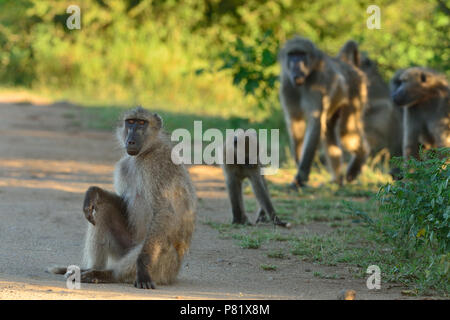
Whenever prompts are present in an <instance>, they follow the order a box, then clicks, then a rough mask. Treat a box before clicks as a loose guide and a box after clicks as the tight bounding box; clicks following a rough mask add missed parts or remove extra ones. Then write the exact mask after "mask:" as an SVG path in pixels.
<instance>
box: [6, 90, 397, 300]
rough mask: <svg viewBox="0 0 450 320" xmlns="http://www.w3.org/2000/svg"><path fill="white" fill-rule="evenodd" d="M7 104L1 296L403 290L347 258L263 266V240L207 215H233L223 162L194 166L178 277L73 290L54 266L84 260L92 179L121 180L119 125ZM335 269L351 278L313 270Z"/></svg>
mask: <svg viewBox="0 0 450 320" xmlns="http://www.w3.org/2000/svg"><path fill="white" fill-rule="evenodd" d="M5 101H6V102H5ZM0 112H1V115H2V116H1V118H0V150H1V154H0V221H1V222H0V299H188V298H190V299H216V298H221V299H229V298H234V299H255V298H256V299H335V298H336V296H337V294H338V292H339V291H340V290H341V289H343V288H348V289H354V290H356V292H357V298H359V299H397V298H403V297H402V295H401V294H400V291H401V288H399V287H393V288H391V289H389V286H387V285H383V286H382V289H381V290H377V291H374V290H372V291H370V290H368V289H367V288H366V284H365V281H366V280H365V279H352V278H351V277H350V276H345V275H346V271H345V268H344V267H343V266H336V267H324V266H319V265H315V264H312V263H306V262H303V261H300V260H298V259H295V258H291V259H287V260H283V261H280V262H279V263H278V269H277V271H276V272H270V271H264V270H262V269H261V267H260V265H261V264H262V263H265V262H266V261H267V257H266V254H267V253H266V252H265V251H264V248H261V249H259V250H245V249H242V248H240V247H239V246H238V245H237V244H236V243H235V242H234V241H233V240H232V239H220V237H219V235H218V232H217V230H215V229H213V228H211V227H210V226H208V225H206V224H205V223H204V222H205V221H215V222H229V221H230V219H231V213H230V207H229V204H228V199H227V198H226V190H225V185H224V181H223V176H222V172H221V170H220V169H219V168H216V167H206V166H195V167H192V168H190V173H191V176H192V178H193V180H194V182H195V186H196V188H197V194H198V197H199V198H200V199H201V201H200V202H199V212H198V220H197V226H196V232H195V235H194V238H193V242H192V246H191V250H190V253H189V254H188V255H187V257H186V259H185V261H184V264H183V267H182V270H181V272H180V275H179V277H178V281H177V282H176V283H175V284H173V285H171V286H159V287H158V288H157V290H139V289H135V288H134V287H133V286H132V285H129V284H108V285H89V284H82V288H81V289H80V290H69V289H67V288H66V284H65V280H64V279H63V278H62V277H61V276H57V275H52V274H48V273H46V272H45V269H46V268H47V267H48V266H49V265H52V264H58V265H70V264H79V263H80V258H81V249H82V243H83V235H84V231H85V228H86V221H85V219H84V217H83V215H82V212H81V204H82V200H83V195H84V191H85V190H86V189H87V188H88V187H89V186H90V185H92V184H95V185H99V186H101V187H105V188H108V189H111V190H112V171H113V166H114V163H115V161H117V160H118V159H119V157H120V150H118V148H117V145H116V142H115V140H114V137H113V134H112V133H111V132H96V131H89V130H85V129H81V128H80V127H79V126H73V125H71V124H72V123H73V119H72V118H73V116H74V115H75V116H76V115H77V114H79V110H78V109H77V108H74V107H72V106H67V105H35V104H14V103H11V102H10V101H9V102H8V101H7V99H5V98H3V103H0ZM68 115H70V117H69V116H68ZM252 218H254V217H252ZM289 232H292V233H294V234H295V233H299V232H308V227H306V228H305V227H304V226H303V227H294V228H293V229H291V230H290V231H289ZM333 268H334V269H335V270H332V269H333ZM330 270H331V271H336V272H339V273H340V274H343V275H344V276H343V279H321V278H317V277H314V275H313V273H314V271H330Z"/></svg>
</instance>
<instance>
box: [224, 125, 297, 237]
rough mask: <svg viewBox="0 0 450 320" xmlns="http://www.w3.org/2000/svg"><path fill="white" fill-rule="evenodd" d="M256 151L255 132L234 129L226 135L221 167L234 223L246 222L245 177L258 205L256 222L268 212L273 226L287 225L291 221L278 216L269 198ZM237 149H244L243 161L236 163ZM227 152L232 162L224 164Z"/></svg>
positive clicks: (240, 150) (264, 219)
mask: <svg viewBox="0 0 450 320" xmlns="http://www.w3.org/2000/svg"><path fill="white" fill-rule="evenodd" d="M252 148H253V149H252ZM258 150H259V145H258V140H257V137H256V133H255V132H254V131H247V132H244V131H243V130H237V131H236V134H235V135H233V136H230V137H228V138H227V139H226V140H225V143H224V145H223V159H224V161H223V163H224V164H223V165H222V168H223V173H224V175H225V180H226V184H227V189H228V195H229V197H230V202H231V209H232V212H233V223H237V224H249V221H248V219H247V216H246V214H245V208H244V201H243V197H242V182H243V180H244V179H246V178H248V179H249V180H250V183H251V185H252V188H253V192H254V193H255V196H256V199H257V200H258V203H259V205H260V208H259V210H258V217H257V220H256V223H258V222H267V221H268V219H267V215H269V217H270V220H271V221H272V222H273V223H274V224H275V225H279V226H282V227H286V228H290V227H291V224H290V223H286V222H283V221H281V220H280V219H279V218H278V216H277V215H276V213H275V209H274V207H273V205H272V202H271V201H270V197H269V190H268V187H267V183H266V180H265V179H264V176H263V175H262V174H261V164H260V161H259V157H258V156H257V154H258ZM230 152H231V153H230ZM239 152H244V156H243V161H242V162H243V163H239V162H238V154H239ZM227 154H231V155H232V156H233V159H232V160H233V161H232V163H227V161H226V159H227ZM230 158H231V156H230Z"/></svg>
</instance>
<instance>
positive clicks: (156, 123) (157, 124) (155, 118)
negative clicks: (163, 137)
mask: <svg viewBox="0 0 450 320" xmlns="http://www.w3.org/2000/svg"><path fill="white" fill-rule="evenodd" d="M149 124H150V126H151V127H152V128H153V129H157V130H159V129H161V128H162V126H163V120H162V118H161V117H160V116H159V115H158V114H157V113H154V114H153V115H152V117H151V119H150V121H149Z"/></svg>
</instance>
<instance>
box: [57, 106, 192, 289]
mask: <svg viewBox="0 0 450 320" xmlns="http://www.w3.org/2000/svg"><path fill="white" fill-rule="evenodd" d="M117 138H118V140H119V142H120V144H121V146H122V147H123V148H124V150H125V151H126V153H125V154H124V156H123V157H122V159H120V161H119V162H118V163H117V164H116V168H115V172H114V188H115V190H116V192H109V191H106V190H103V189H101V188H99V187H95V186H94V187H90V188H89V189H88V190H87V192H86V195H85V199H84V205H83V211H84V214H85V216H86V219H87V220H88V221H89V223H88V229H87V235H86V242H85V247H84V252H83V253H84V257H83V260H84V261H83V264H84V265H83V267H82V273H81V282H94V283H97V282H101V283H108V282H130V283H132V282H133V281H134V286H135V287H137V288H147V289H149V288H152V289H154V288H155V283H158V284H168V283H171V282H172V281H173V280H174V279H175V278H176V276H177V274H178V271H179V269H180V265H181V262H182V259H183V256H184V254H185V253H186V251H187V250H188V248H189V246H190V242H191V237H192V233H193V231H194V222H195V215H196V196H195V191H194V188H193V185H192V183H191V180H190V177H189V174H188V172H187V170H186V169H185V167H184V166H183V165H175V164H174V163H173V162H172V160H171V149H172V145H171V142H170V140H169V137H168V136H167V135H166V134H165V133H164V132H163V130H162V119H161V118H160V117H159V116H158V115H157V114H153V113H150V112H148V111H146V110H145V109H143V108H141V107H137V108H135V109H132V110H130V111H128V112H126V113H125V114H124V116H123V121H122V122H121V123H120V125H119V126H118V128H117ZM50 271H53V272H55V273H64V272H65V268H54V269H53V270H50Z"/></svg>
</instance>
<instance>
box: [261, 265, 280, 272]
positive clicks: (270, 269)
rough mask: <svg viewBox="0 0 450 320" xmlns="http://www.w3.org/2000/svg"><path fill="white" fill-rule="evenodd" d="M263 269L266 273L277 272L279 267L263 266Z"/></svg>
mask: <svg viewBox="0 0 450 320" xmlns="http://www.w3.org/2000/svg"><path fill="white" fill-rule="evenodd" d="M261 269H263V270H264V271H276V270H277V266H275V265H273V264H262V265H261Z"/></svg>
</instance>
